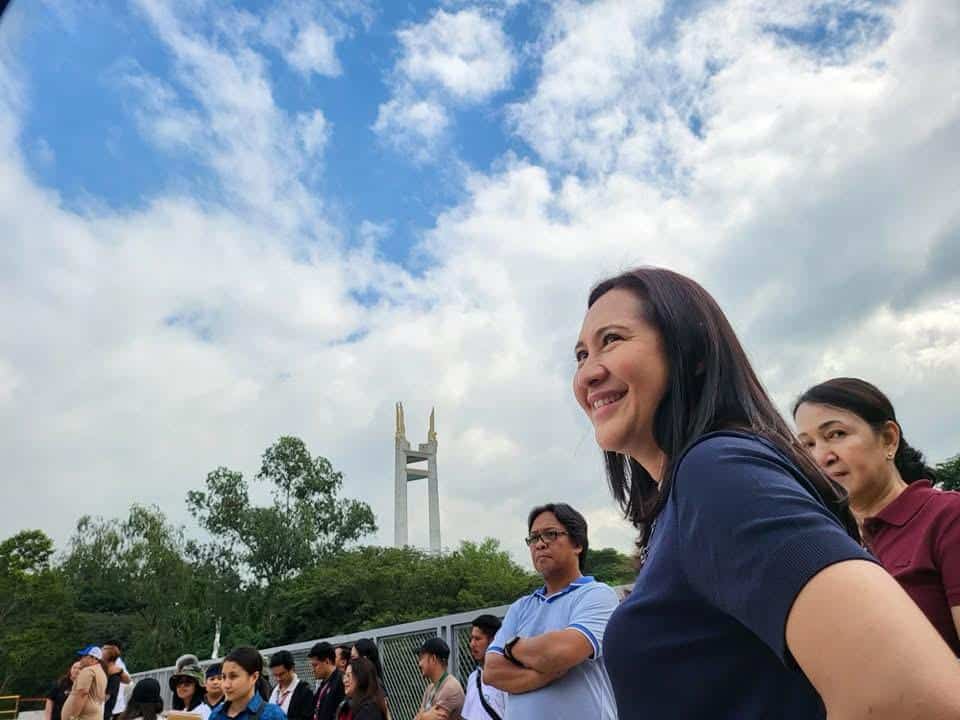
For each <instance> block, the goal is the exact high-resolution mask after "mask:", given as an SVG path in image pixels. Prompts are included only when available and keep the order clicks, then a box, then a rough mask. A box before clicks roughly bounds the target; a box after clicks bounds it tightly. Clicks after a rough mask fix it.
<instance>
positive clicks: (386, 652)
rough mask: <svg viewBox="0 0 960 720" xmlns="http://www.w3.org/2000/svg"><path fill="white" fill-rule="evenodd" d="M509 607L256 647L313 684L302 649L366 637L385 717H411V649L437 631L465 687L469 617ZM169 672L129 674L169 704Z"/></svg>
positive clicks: (416, 684)
mask: <svg viewBox="0 0 960 720" xmlns="http://www.w3.org/2000/svg"><path fill="white" fill-rule="evenodd" d="M509 607H510V606H509V605H498V606H497V607H492V608H484V609H480V610H471V611H470V612H464V613H456V614H454V615H444V616H442V617H435V618H429V619H427V620H418V621H416V622H411V623H403V624H402V625H391V626H389V627H380V628H373V629H370V630H363V631H361V632H355V633H349V634H346V635H336V636H334V637H327V638H316V639H314V640H308V641H305V642H298V643H291V644H288V645H279V646H277V647H272V648H264V649H263V650H261V652H262V653H263V654H264V655H266V656H267V657H270V655H272V654H273V653H275V652H277V651H279V650H289V651H290V653H291V654H292V655H293V660H294V664H295V665H296V673H297V675H298V676H299V677H300V678H301V679H302V680H305V681H306V682H308V683H310V685H311V686H312V685H313V682H314V681H313V670H312V669H311V668H310V663H309V662H308V660H307V653H308V652H310V648H311V647H313V645H314V644H315V643H317V642H319V641H320V640H326V641H327V642H329V643H330V644H331V645H333V646H334V647H336V646H337V645H341V644H344V643H353V642H356V641H357V640H359V639H360V638H364V637H366V638H371V639H373V641H374V642H376V644H377V648H378V649H379V651H380V661H381V662H382V663H383V673H384V684H385V685H386V688H387V693H388V701H387V702H388V705H389V707H390V716H391V718H392V720H412V718H413V716H414V715H416V713H417V711H418V710H419V708H420V700H421V698H422V697H423V689H424V688H425V687H426V682H425V681H424V679H423V678H422V677H421V675H420V669H419V667H417V655H416V651H417V650H418V649H419V648H420V646H421V645H422V644H423V641H424V640H426V639H427V638H430V637H438V636H439V637H442V638H443V639H444V640H446V642H447V645H449V646H450V671H451V673H452V674H454V675H456V677H457V678H458V679H459V680H460V684H461V685H464V687H466V681H467V676H469V674H470V673H471V672H473V668H474V667H475V666H476V663H474V661H473V658H472V657H471V655H470V628H471V623H472V622H473V619H474V618H476V617H477V616H478V615H484V614H489V615H496V616H497V617H500V618H502V617H503V616H504V615H506V613H507V608H509ZM212 662H214V660H213V659H211V660H204V661H202V662H201V665H204V666H206V665H209V664H211V663H212ZM173 671H174V668H173V667H165V668H158V669H156V670H149V671H147V672H141V673H134V674H133V681H134V682H136V681H137V680H140V679H142V678H146V677H152V678H155V679H156V680H157V681H159V683H160V691H161V693H162V694H163V701H164V707H170V702H171V700H172V696H171V693H170V685H169V681H170V676H171V675H172V674H173Z"/></svg>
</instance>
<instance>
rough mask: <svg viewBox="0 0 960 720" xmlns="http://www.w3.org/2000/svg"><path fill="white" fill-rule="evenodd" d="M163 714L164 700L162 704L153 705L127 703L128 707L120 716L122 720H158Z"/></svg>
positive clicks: (155, 703) (154, 703)
mask: <svg viewBox="0 0 960 720" xmlns="http://www.w3.org/2000/svg"><path fill="white" fill-rule="evenodd" d="M162 712H163V701H162V700H161V701H160V702H153V703H141V702H135V701H133V700H131V701H130V702H128V703H127V707H126V708H125V709H124V711H123V712H122V713H121V714H120V720H136V718H143V720H157V718H158V717H160V714H161V713H162Z"/></svg>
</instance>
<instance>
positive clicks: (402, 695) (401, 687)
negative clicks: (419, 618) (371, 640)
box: [379, 629, 437, 720]
mask: <svg viewBox="0 0 960 720" xmlns="http://www.w3.org/2000/svg"><path fill="white" fill-rule="evenodd" d="M436 636H437V630H436V629H429V630H423V631H421V632H415V633H409V634H407V635H396V636H393V637H386V638H382V639H381V640H380V642H379V648H380V661H381V662H382V663H383V674H384V676H385V677H384V683H385V684H386V686H387V693H388V700H387V703H388V705H389V707H390V716H391V717H392V718H396V719H398V720H399V719H400V718H412V717H413V716H414V715H416V714H417V711H418V710H419V709H420V700H421V699H422V698H423V689H424V688H425V687H426V682H425V681H424V679H423V677H422V676H421V675H420V668H419V667H418V666H417V650H419V649H420V646H421V645H423V643H424V641H425V640H427V639H428V638H432V637H436Z"/></svg>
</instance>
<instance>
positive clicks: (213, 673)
mask: <svg viewBox="0 0 960 720" xmlns="http://www.w3.org/2000/svg"><path fill="white" fill-rule="evenodd" d="M221 674H222V667H221V666H220V663H214V664H213V665H209V666H207V672H206V676H207V680H209V679H210V678H212V677H217V676H218V675H221Z"/></svg>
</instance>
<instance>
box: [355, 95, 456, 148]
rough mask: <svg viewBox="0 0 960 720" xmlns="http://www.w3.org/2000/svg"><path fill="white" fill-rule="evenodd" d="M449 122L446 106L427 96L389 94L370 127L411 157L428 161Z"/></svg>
mask: <svg viewBox="0 0 960 720" xmlns="http://www.w3.org/2000/svg"><path fill="white" fill-rule="evenodd" d="M449 125H450V117H449V115H448V114H447V110H446V108H445V107H444V106H443V105H441V104H439V103H436V102H433V101H431V100H422V99H412V98H411V99H407V98H397V97H395V98H392V99H390V100H389V101H388V102H385V103H384V104H383V105H381V106H380V108H379V109H378V110H377V121H376V122H375V123H374V124H373V131H374V132H375V133H377V135H379V136H380V137H381V138H383V139H384V140H385V141H387V142H388V143H389V144H390V145H392V146H393V147H394V148H396V149H397V150H401V151H403V152H407V153H409V154H410V158H411V159H412V160H415V161H418V162H427V161H429V160H430V159H431V158H432V157H433V156H434V153H435V151H436V147H437V144H438V143H439V142H440V140H441V139H442V138H443V134H444V132H445V131H446V130H447V127H448V126H449Z"/></svg>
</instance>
